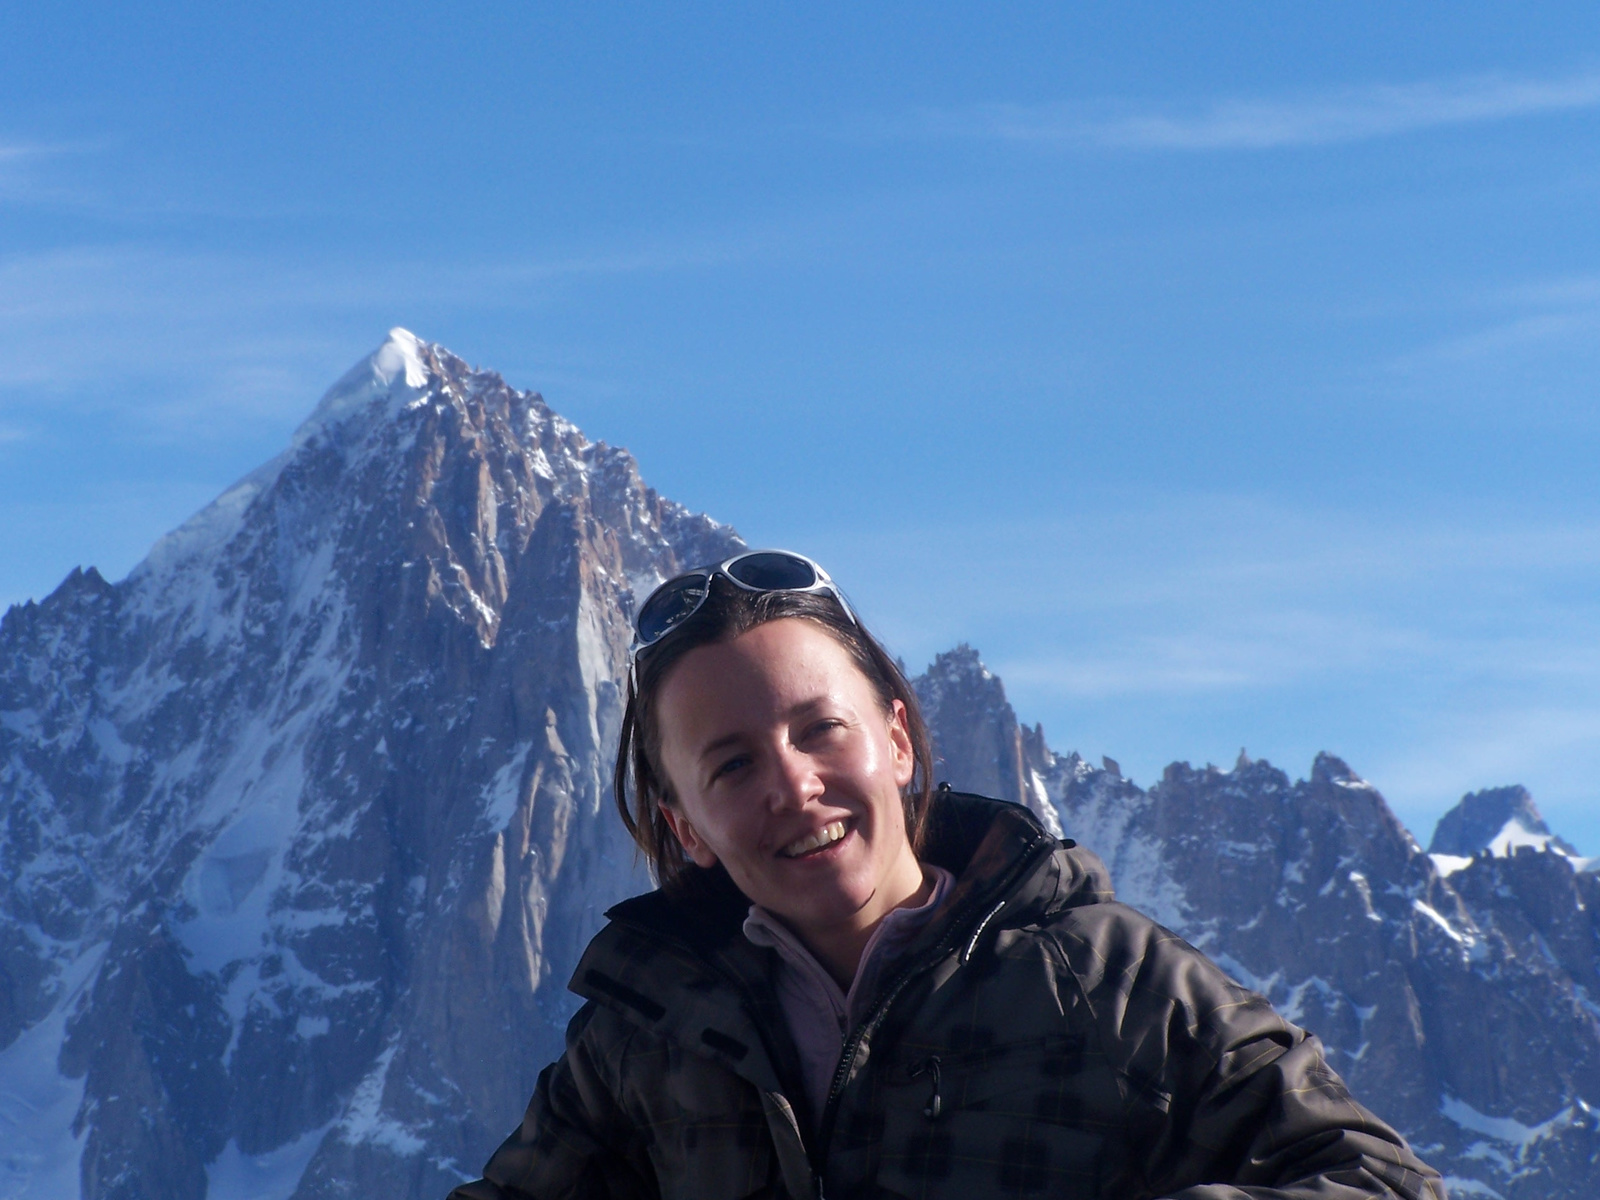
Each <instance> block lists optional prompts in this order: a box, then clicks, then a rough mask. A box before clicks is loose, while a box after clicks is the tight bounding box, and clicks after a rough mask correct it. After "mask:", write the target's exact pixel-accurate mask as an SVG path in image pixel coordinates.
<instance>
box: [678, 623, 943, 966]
mask: <svg viewBox="0 0 1600 1200" xmlns="http://www.w3.org/2000/svg"><path fill="white" fill-rule="evenodd" d="M657 712H658V714H659V716H658V720H659V728H660V732H661V760H662V766H663V768H664V769H665V771H666V774H667V778H668V779H669V780H670V781H671V784H672V794H673V796H674V797H675V799H676V803H675V804H674V805H671V806H663V811H664V812H665V814H666V817H667V821H668V822H669V824H670V825H671V826H672V830H673V832H674V833H675V834H677V836H678V840H679V841H680V842H682V844H683V847H684V850H685V852H686V853H687V854H688V855H689V857H690V858H691V859H693V860H694V862H695V863H697V864H698V865H700V866H702V867H710V866H713V865H715V864H716V863H718V862H720V863H722V865H723V866H724V867H726V868H727V870H728V874H729V875H730V876H732V878H733V881H734V882H735V883H737V884H738V885H739V888H740V890H742V891H743V892H744V894H745V895H746V896H748V897H750V899H751V900H752V901H754V902H755V903H757V904H759V905H761V906H762V907H763V908H765V909H767V910H769V911H770V912H773V913H775V914H777V915H778V916H780V917H782V918H784V920H786V921H787V922H788V923H789V924H790V926H791V927H792V928H794V929H795V931H796V932H797V933H800V934H801V935H802V936H805V935H807V934H811V935H815V936H818V937H825V936H827V935H829V934H832V933H844V932H848V931H854V930H861V929H867V928H871V927H872V926H874V925H876V923H877V922H878V920H879V919H881V918H882V917H883V916H884V915H885V914H886V913H888V912H889V911H890V910H891V909H894V908H896V907H897V906H899V905H900V904H902V903H904V902H905V901H906V900H907V899H908V898H909V897H910V896H912V895H914V894H915V893H916V892H917V891H918V889H919V888H921V886H922V868H921V866H920V865H919V864H918V862H917V859H916V856H915V855H914V854H913V853H912V851H911V845H910V842H909V841H908V840H907V837H906V828H905V813H904V810H903V809H902V808H901V801H900V792H901V789H902V788H903V787H905V786H906V785H907V784H908V783H910V782H911V776H912V773H913V771H914V769H915V760H914V758H913V755H912V750H911V739H910V737H909V736H908V735H907V732H906V721H905V707H904V705H902V704H901V703H900V701H898V700H896V701H895V702H894V710H893V711H892V712H891V713H887V714H886V713H885V712H884V711H883V708H882V705H881V704H880V702H879V700H878V696H877V693H876V692H875V691H874V690H873V687H872V684H871V682H870V681H869V680H868V679H867V678H866V676H865V675H863V674H862V673H861V671H860V670H859V669H857V667H856V665H855V664H854V663H853V662H852V661H851V659H850V656H849V654H848V652H846V650H845V649H844V647H843V646H841V645H840V644H839V643H838V642H837V641H835V640H834V639H833V637H832V636H831V635H830V634H829V633H828V632H827V631H826V630H824V629H823V628H822V627H821V626H819V625H817V624H815V623H813V622H811V621H806V620H803V619H800V618H793V617H790V618H784V619H781V620H776V621H768V622H766V623H764V624H761V625H757V626H756V627H755V628H753V629H750V630H748V631H746V632H745V633H743V634H741V635H740V636H739V637H737V638H734V639H733V640H732V641H728V642H719V643H714V644H711V645H706V646H699V647H697V648H695V649H694V650H691V651H689V652H688V653H687V654H685V655H684V656H683V658H682V659H681V660H680V661H679V662H678V663H676V664H675V665H674V666H673V667H672V668H671V670H670V671H669V672H668V673H667V676H666V679H665V680H664V681H663V683H662V685H661V690H660V692H659V694H658V699H657Z"/></svg>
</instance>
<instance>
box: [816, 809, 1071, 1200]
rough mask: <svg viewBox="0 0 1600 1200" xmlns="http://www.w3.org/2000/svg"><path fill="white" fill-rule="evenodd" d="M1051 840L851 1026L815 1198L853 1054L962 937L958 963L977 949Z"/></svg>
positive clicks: (820, 1143)
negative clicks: (975, 917)
mask: <svg viewBox="0 0 1600 1200" xmlns="http://www.w3.org/2000/svg"><path fill="white" fill-rule="evenodd" d="M1051 840H1052V839H1049V838H1041V839H1039V841H1038V842H1037V843H1036V844H1035V845H1034V846H1032V847H1030V848H1029V849H1028V850H1026V851H1024V852H1023V854H1022V855H1021V856H1020V857H1019V858H1018V860H1017V862H1016V863H1015V864H1014V865H1013V866H1012V868H1011V870H1010V871H1008V872H1007V873H1006V875H1005V877H1004V879H1003V880H1002V881H1001V882H1000V884H999V885H997V886H996V888H995V889H994V891H993V892H990V893H989V894H990V895H991V896H992V895H995V894H997V893H998V894H1000V895H1002V896H1003V897H1004V898H1002V899H1001V901H1000V902H999V903H998V904H995V905H993V906H991V907H990V908H989V910H988V911H987V912H986V913H985V914H984V916H983V918H982V919H981V920H980V921H979V922H978V923H977V925H976V927H975V928H973V929H972V932H971V933H968V932H967V929H968V928H969V926H967V923H966V921H965V919H963V920H960V921H953V922H951V925H950V929H949V930H948V931H947V932H946V933H945V936H944V937H943V938H942V939H940V941H939V943H938V945H936V946H935V947H934V948H933V949H932V950H930V951H928V953H926V954H925V955H923V956H922V957H921V958H920V959H918V960H917V961H916V962H914V963H911V964H909V965H908V966H907V967H906V968H905V969H904V970H902V971H901V972H900V974H899V975H897V976H895V979H894V982H893V983H892V984H890V985H889V987H888V988H886V989H885V990H884V991H883V992H882V993H881V994H880V996H879V999H878V1002H877V1003H876V1004H874V1005H873V1007H872V1009H871V1011H869V1012H868V1013H867V1016H866V1018H865V1019H864V1020H863V1021H862V1022H861V1023H860V1024H859V1025H857V1026H856V1027H855V1030H854V1032H852V1033H851V1034H850V1036H849V1038H848V1039H846V1041H845V1044H844V1049H843V1051H842V1052H841V1053H840V1055H839V1065H838V1066H837V1067H835V1068H834V1072H833V1082H832V1083H831V1084H830V1085H829V1086H828V1099H827V1102H826V1103H825V1104H824V1105H823V1107H822V1119H821V1122H820V1123H819V1125H818V1128H817V1139H816V1141H817V1145H816V1151H815V1154H814V1155H813V1157H812V1161H811V1169H812V1173H813V1174H814V1175H815V1176H816V1178H817V1187H818V1189H819V1192H818V1194H819V1195H820V1194H821V1193H820V1189H821V1187H822V1165H823V1163H825V1162H826V1161H827V1148H828V1143H829V1142H830V1141H832V1139H833V1123H834V1121H835V1120H836V1119H837V1117H838V1110H839V1097H840V1096H841V1095H842V1094H843V1092H844V1085H845V1081H846V1080H847V1079H848V1078H849V1077H850V1068H851V1067H853V1066H854V1065H855V1061H856V1054H857V1053H858V1052H859V1051H860V1049H861V1043H862V1042H864V1041H866V1039H867V1038H868V1037H870V1036H871V1035H872V1034H873V1033H875V1032H876V1031H877V1028H878V1026H879V1025H880V1024H882V1023H883V1019H884V1017H886V1016H887V1015H888V1013H889V1006H890V1005H892V1004H893V1003H894V1002H895V1000H897V999H898V998H899V996H900V994H901V993H902V992H903V991H905V989H906V988H907V987H908V986H909V985H910V983H911V981H912V980H914V979H915V978H916V977H917V976H919V975H922V974H923V973H925V972H927V971H930V970H932V969H933V968H934V967H936V966H937V965H938V964H939V963H940V962H942V961H943V960H944V958H945V957H946V956H947V955H948V954H949V953H950V952H951V951H952V950H953V949H955V947H956V946H957V945H958V944H959V943H960V942H961V940H962V939H963V938H966V939H967V944H966V947H965V948H964V949H963V951H962V955H961V961H962V962H963V963H965V962H966V961H967V959H968V958H969V957H971V955H972V951H973V950H974V948H975V947H976V946H977V942H978V939H979V938H980V937H981V936H982V935H983V931H984V930H985V929H986V928H988V926H989V924H990V922H991V921H993V920H994V918H995V917H996V916H998V915H999V913H1000V910H1001V909H1003V908H1004V907H1005V906H1006V905H1007V904H1008V903H1009V902H1010V897H1009V896H1006V895H1005V893H1007V892H1009V891H1010V889H1011V887H1012V885H1013V884H1015V883H1016V881H1017V880H1018V879H1020V878H1021V877H1022V876H1023V874H1024V873H1025V872H1027V871H1030V870H1032V869H1033V867H1034V866H1036V865H1037V863H1038V860H1039V859H1040V858H1041V857H1043V856H1042V855H1041V854H1040V853H1039V852H1038V851H1039V850H1040V849H1041V848H1042V849H1044V850H1045V851H1046V853H1048V852H1049V850H1050V849H1051V846H1050V843H1051ZM963 916H964V915H963Z"/></svg>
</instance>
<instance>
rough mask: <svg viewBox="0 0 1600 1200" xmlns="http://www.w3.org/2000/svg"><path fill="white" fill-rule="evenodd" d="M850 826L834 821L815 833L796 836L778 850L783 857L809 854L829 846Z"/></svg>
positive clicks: (797, 856)
mask: <svg viewBox="0 0 1600 1200" xmlns="http://www.w3.org/2000/svg"><path fill="white" fill-rule="evenodd" d="M849 829H850V827H849V826H848V825H846V824H845V823H844V822H843V821H834V822H833V823H832V824H830V825H824V826H823V827H822V828H821V829H819V830H817V832H815V833H808V834H806V835H805V837H800V838H796V839H795V840H794V841H792V842H790V843H789V844H788V845H787V846H785V847H784V848H783V849H782V850H780V851H778V853H779V854H781V855H782V856H783V857H784V858H799V857H800V856H801V855H802V854H810V853H811V852H812V851H814V850H820V849H822V848H823V847H824V846H831V845H833V843H834V842H837V841H838V840H839V839H840V838H842V837H844V835H845V834H846V833H848V832H849Z"/></svg>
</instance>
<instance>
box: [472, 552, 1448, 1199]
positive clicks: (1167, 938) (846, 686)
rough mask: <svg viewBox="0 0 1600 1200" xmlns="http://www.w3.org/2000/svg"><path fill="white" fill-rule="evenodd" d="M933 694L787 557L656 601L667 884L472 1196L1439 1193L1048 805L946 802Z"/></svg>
mask: <svg viewBox="0 0 1600 1200" xmlns="http://www.w3.org/2000/svg"><path fill="white" fill-rule="evenodd" d="M931 778H932V776H931V755H930V751H929V745H928V737H927V732H926V730H925V728H924V726H923V724H922V720H921V718H920V716H919V715H918V711H917V703H916V699H915V697H914V695H913V693H912V691H911V688H910V686H909V685H908V684H907V682H906V680H905V678H904V676H903V675H902V674H901V672H900V671H899V670H898V669H897V668H896V666H895V664H894V662H893V661H892V660H891V659H890V658H889V657H888V655H887V654H886V653H885V652H884V651H883V649H882V648H881V647H880V646H879V645H878V643H877V642H876V641H875V640H874V639H873V638H872V637H871V636H870V635H869V634H868V633H867V632H866V630H865V629H863V628H862V627H861V625H860V623H859V622H858V621H857V620H856V617H855V615H854V613H853V612H852V611H851V609H850V607H849V606H848V604H847V603H846V602H845V599H844V597H843V596H842V595H841V594H840V592H839V590H838V589H837V588H836V587H835V586H834V584H833V582H832V581H831V580H830V579H829V577H828V575H827V574H826V573H825V572H824V571H823V570H822V569H821V568H820V567H818V566H817V565H816V564H814V563H812V562H811V561H810V560H809V559H806V558H804V557H802V556H800V555H795V554H788V553H785V552H781V551H758V552H751V553H748V554H743V555H738V556H735V557H734V558H731V559H729V560H728V561H726V562H724V563H722V564H720V565H718V566H715V567H709V568H705V569H702V570H698V571H693V572H690V573H688V574H686V575H682V576H679V577H678V578H676V579H673V580H670V581H668V582H667V583H665V584H663V585H662V586H661V587H660V588H658V589H657V590H656V591H655V592H654V593H653V594H652V595H651V597H650V599H649V600H648V601H646V603H645V604H644V606H643V607H642V608H641V609H640V611H639V616H638V620H637V622H636V636H635V640H634V646H633V649H632V650H631V651H630V655H629V691H628V707H627V712H626V715H625V717H624V720H623V728H622V741H621V747H620V749H619V751H618V756H617V770H616V782H617V801H618V805H619V807H620V808H621V810H622V818H623V821H624V822H625V823H626V824H627V826H628V828H629V830H630V831H631V832H632V834H633V836H634V838H635V840H636V841H637V843H638V844H639V846H640V848H641V850H642V851H643V852H644V854H645V856H646V857H647V858H648V859H649V861H650V863H651V866H652V867H653V869H654V871H655V873H656V876H657V878H658V879H659V881H660V884H661V886H660V889H659V890H658V891H655V892H652V893H650V894H649V895H645V896H639V897H636V898H635V899H632V900H629V901H626V902H625V903H623V904H619V905H618V906H617V907H616V908H614V909H612V910H611V912H610V913H609V914H608V915H609V917H610V924H609V925H607V926H606V928H604V929H603V930H601V932H600V933H599V934H598V935H597V936H596V937H595V939H594V941H593V942H592V943H591V944H590V946H589V949H588V951H587V952H586V953H585V955H584V957H583V960H582V962H581V963H580V964H579V966H578V970H577V973H576V975H575V977H574V979H573V981H572V988H573V990H574V991H576V992H577V993H578V994H579V995H581V996H583V997H584V998H585V1000H586V1001H587V1003H586V1004H585V1005H584V1006H583V1008H582V1009H581V1010H580V1011H579V1012H578V1014H577V1016H575V1017H574V1018H573V1020H572V1024H571V1026H570V1027H569V1029H568V1031H567V1050H566V1053H565V1054H564V1055H563V1056H562V1058H561V1059H560V1060H559V1061H558V1062H556V1063H555V1064H553V1065H552V1066H550V1067H549V1068H547V1069H546V1070H545V1072H544V1073H543V1075H541V1077H540V1079H539V1086H538V1090H537V1091H536V1093H535V1095H534V1097H533V1100H532V1102H531V1103H530V1104H529V1106H528V1111H527V1114H526V1116H525V1117H524V1119H523V1122H522V1125H521V1127H520V1128H519V1129H518V1130H517V1132H515V1133H514V1134H512V1136H511V1137H510V1138H509V1139H507V1141H506V1142H505V1144H504V1145H503V1146H501V1148H500V1149H499V1150H498V1151H497V1152H496V1153H495V1155H494V1157H493V1158H492V1159H491V1160H490V1161H489V1164H488V1166H487V1168H486V1169H485V1176H486V1178H485V1179H484V1180H481V1181H479V1182H476V1183H472V1184H468V1185H465V1186H463V1187H462V1188H460V1189H458V1190H457V1192H456V1193H455V1197H456V1198H457V1200H468V1198H472V1200H490V1198H493V1200H504V1198H511V1197H517V1198H520V1197H530V1196H532V1197H539V1198H541V1200H546V1198H555V1197H629V1198H633V1197H641V1198H642V1197H683V1198H695V1200H711V1198H720V1197H741V1196H763V1197H787V1198H790V1200H811V1198H813V1197H819V1196H823V1195H824V1194H826V1195H827V1196H829V1197H833V1198H834V1200H839V1198H842V1197H857V1196H859V1197H890V1196H908V1197H912V1196H914V1197H944V1196H960V1197H963V1198H964V1200H978V1198H980V1197H987V1196H1013V1195H1048V1196H1054V1197H1108V1198H1116V1200H1132V1198H1134V1197H1156V1196H1177V1195H1182V1196H1184V1197H1185V1198H1186V1200H1223V1198H1224V1197H1244V1196H1261V1197H1265V1196H1272V1197H1278V1198H1283V1200H1288V1198H1291V1197H1307V1198H1310V1197H1317V1198H1318V1200H1336V1198H1348V1200H1354V1198H1355V1197H1365V1196H1383V1197H1394V1196H1401V1197H1406V1198H1407V1200H1417V1198H1419V1197H1427V1198H1430V1200H1442V1197H1443V1195H1444V1192H1443V1190H1442V1188H1441V1187H1440V1184H1439V1182H1438V1176H1437V1174H1436V1173H1434V1172H1433V1171H1432V1170H1431V1169H1430V1168H1428V1167H1426V1166H1424V1165H1423V1164H1422V1163H1421V1162H1419V1161H1418V1160H1417V1158H1416V1157H1415V1156H1414V1155H1413V1154H1412V1152H1411V1150H1410V1149H1409V1147H1407V1146H1406V1144H1405V1142H1404V1141H1403V1140H1402V1139H1401V1138H1400V1136H1399V1135H1398V1134H1397V1133H1395V1132H1394V1131H1393V1130H1391V1129H1390V1128H1389V1127H1388V1126H1386V1125H1385V1124H1383V1123H1382V1122H1381V1121H1379V1120H1378V1119H1377V1118H1376V1117H1374V1116H1373V1115H1372V1114H1371V1113H1369V1112H1367V1111H1366V1110H1365V1109H1363V1108H1361V1107H1360V1106H1359V1105H1357V1104H1356V1103H1355V1102H1354V1101H1353V1100H1352V1099H1351V1098H1350V1096H1349V1093H1348V1092H1347V1091H1346V1090H1345V1088H1344V1085H1343V1084H1342V1083H1341V1082H1340V1081H1339V1079H1338V1077H1337V1076H1336V1075H1334V1073H1333V1072H1332V1071H1331V1070H1330V1069H1329V1068H1328V1066H1327V1064H1326V1062H1325V1061H1324V1059H1323V1056H1322V1053H1321V1050H1320V1048H1319V1045H1318V1043H1317V1041H1316V1039H1315V1038H1312V1037H1310V1036H1308V1035H1307V1034H1306V1033H1304V1032H1303V1031H1301V1030H1299V1029H1296V1028H1295V1027H1294V1026H1292V1025H1289V1024H1288V1023H1286V1022H1285V1021H1283V1020H1282V1018H1280V1017H1279V1016H1278V1015H1277V1014H1276V1013H1274V1012H1273V1010H1272V1009H1271V1007H1270V1006H1269V1005H1268V1004H1267V1002H1266V1001H1265V1000H1263V999H1262V998H1261V997H1259V996H1256V995H1254V994H1252V993H1249V992H1246V991H1244V990H1243V989H1241V988H1240V987H1238V986H1237V985H1236V984H1234V983H1232V982H1231V981H1230V980H1229V979H1227V978H1226V977H1225V976H1224V975H1223V974H1222V973H1221V972H1220V971H1219V970H1218V969H1217V968H1216V967H1214V966H1213V965H1212V964H1211V963H1210V962H1209V961H1208V960H1207V959H1206V958H1204V957H1203V956H1202V955H1201V954H1200V953H1199V952H1198V951H1196V950H1194V949H1193V948H1191V947H1190V946H1188V945H1187V944H1185V943H1184V942H1182V941H1181V940H1180V939H1178V938H1177V937H1175V936H1174V935H1173V934H1171V933H1169V932H1167V931H1166V930H1164V929H1161V928H1160V927H1159V926H1157V925H1155V924H1154V923H1153V922H1151V921H1150V920H1148V919H1147V918H1145V917H1143V916H1141V915H1140V914H1139V913H1136V912H1134V911H1133V910H1131V909H1128V908H1125V907H1123V906H1122V905H1120V904H1117V903H1115V902H1114V901H1113V900H1112V895H1111V887H1110V883H1109V881H1108V879H1107V877H1106V873H1105V869H1104V867H1103V866H1102V865H1101V863H1100V861H1099V860H1098V859H1097V858H1095V857H1094V856H1093V855H1092V854H1090V853H1088V852H1087V851H1085V850H1083V849H1081V848H1078V847H1076V846H1075V845H1074V844H1073V843H1072V842H1070V841H1064V842H1063V841H1057V840H1056V839H1054V838H1051V837H1050V836H1049V835H1048V834H1046V833H1045V831H1044V829H1043V828H1042V827H1041V826H1040V825H1039V823H1038V822H1037V821H1036V820H1035V819H1034V817H1033V815H1032V814H1031V813H1030V812H1028V811H1027V810H1026V809H1024V808H1021V807H1019V806H1017V805H1012V804H1005V803H1002V802H999V801H995V800H987V799H984V798H982V797H977V796H967V795H963V794H960V793H955V792H951V791H950V790H949V789H948V788H941V789H939V790H938V791H937V792H935V791H934V790H933V789H932V787H931Z"/></svg>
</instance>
